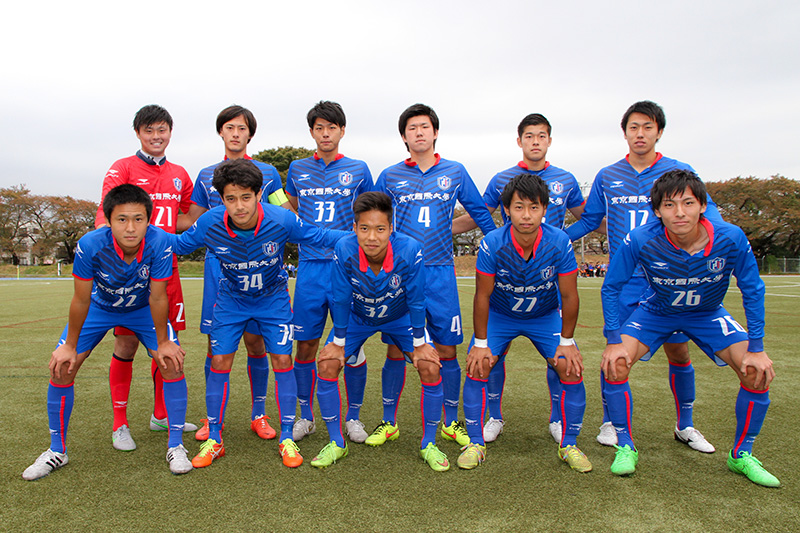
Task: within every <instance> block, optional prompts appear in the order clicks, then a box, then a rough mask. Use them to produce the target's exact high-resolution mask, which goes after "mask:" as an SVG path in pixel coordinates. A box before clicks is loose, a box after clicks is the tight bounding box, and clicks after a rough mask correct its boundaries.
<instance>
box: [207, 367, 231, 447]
mask: <svg viewBox="0 0 800 533" xmlns="http://www.w3.org/2000/svg"><path fill="white" fill-rule="evenodd" d="M230 383H231V371H230V370H228V371H217V370H214V369H213V368H210V369H209V373H208V381H207V382H206V412H207V413H208V429H209V432H208V438H209V439H214V440H215V441H217V442H222V435H221V432H222V424H223V423H224V422H225V408H226V407H227V405H228V395H229V394H230V392H229V389H230Z"/></svg>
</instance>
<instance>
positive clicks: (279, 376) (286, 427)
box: [273, 368, 297, 442]
mask: <svg viewBox="0 0 800 533" xmlns="http://www.w3.org/2000/svg"><path fill="white" fill-rule="evenodd" d="M273 372H274V373H275V403H276V404H277V405H278V416H279V417H280V420H281V436H280V441H281V442H283V441H284V440H285V439H291V438H292V426H294V413H295V411H296V409H297V381H296V379H295V374H294V369H293V368H285V369H283V370H278V369H274V370H273Z"/></svg>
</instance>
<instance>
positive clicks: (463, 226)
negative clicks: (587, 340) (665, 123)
mask: <svg viewBox="0 0 800 533" xmlns="http://www.w3.org/2000/svg"><path fill="white" fill-rule="evenodd" d="M551 133H552V128H551V126H550V122H549V121H548V120H547V118H545V117H544V115H541V114H539V113H531V114H530V115H528V116H526V117H525V118H523V119H522V121H521V122H520V123H519V126H517V146H519V147H520V148H522V161H520V162H519V163H517V164H516V165H514V166H513V167H511V168H509V169H506V170H503V171H502V172H498V173H497V174H495V175H494V177H493V178H492V179H491V180H490V181H489V184H488V185H487V186H486V191H484V193H483V201H484V202H486V207H488V208H489V212H490V213H494V211H495V210H496V209H497V208H498V207H500V206H501V205H502V202H501V201H500V196H501V195H502V193H503V189H504V188H505V186H506V184H507V183H508V182H509V180H511V178H513V177H514V176H517V175H518V174H520V173H521V172H525V171H527V172H528V173H530V174H533V175H535V176H539V177H540V178H542V179H543V180H544V182H545V183H546V184H547V187H548V189H549V196H550V202H549V203H548V204H547V212H546V213H545V215H544V217H543V218H542V222H543V223H547V224H550V225H551V226H555V227H557V228H559V229H564V218H565V216H566V214H567V210H569V212H570V213H572V214H573V216H574V217H575V218H576V219H578V220H580V218H581V213H583V205H584V200H583V194H582V193H581V188H580V185H579V184H578V180H576V179H575V176H573V175H572V174H571V173H570V172H567V171H566V170H563V169H560V168H558V167H556V166H553V165H551V164H550V162H548V161H547V150H548V149H549V148H550V145H551V144H552V142H553V139H552V137H551ZM500 213H501V215H502V217H503V223H505V224H509V223H510V221H509V218H508V216H506V213H505V211H504V210H502V209H501V210H500ZM475 227H476V225H475V222H474V221H473V220H472V217H470V216H469V215H468V214H464V215H462V216H460V217H458V218H456V219H455V220H453V233H462V232H464V231H470V230H472V229H475ZM505 382H506V366H505V363H503V364H500V365H495V366H494V367H492V373H491V374H490V375H489V380H488V382H487V383H486V400H487V401H486V403H487V404H488V406H489V419H488V420H487V421H486V425H484V427H483V437H484V440H485V441H486V442H493V441H494V440H496V439H497V436H498V435H500V433H502V432H503V427H504V426H505V420H504V419H503V411H502V400H503V388H504V386H505ZM547 386H548V388H549V389H550V424H549V426H548V429H549V431H550V435H552V437H553V439H554V440H555V441H556V442H561V410H560V409H559V402H560V398H561V381H560V380H559V377H558V373H556V371H555V369H554V368H553V367H552V366H550V365H547Z"/></svg>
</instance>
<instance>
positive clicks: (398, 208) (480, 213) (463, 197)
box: [375, 154, 495, 266]
mask: <svg viewBox="0 0 800 533" xmlns="http://www.w3.org/2000/svg"><path fill="white" fill-rule="evenodd" d="M375 190H378V191H381V192H384V193H386V194H388V195H389V196H390V197H391V198H392V205H393V206H394V220H393V225H394V229H395V230H396V231H399V232H401V233H405V234H406V235H409V236H411V237H413V238H414V239H416V240H418V241H419V242H421V243H423V255H424V257H425V266H449V265H452V264H453V235H452V228H453V210H454V209H455V207H456V201H458V202H460V203H461V205H463V206H464V208H465V209H466V210H467V212H468V213H469V214H470V215H471V216H472V219H473V220H474V221H475V223H476V224H478V226H479V227H480V228H481V231H483V233H484V235H485V234H488V233H489V232H490V231H492V230H493V229H495V224H494V220H492V216H491V215H490V214H489V210H488V209H486V204H484V203H483V198H481V195H480V193H479V192H478V189H477V187H475V183H474V182H473V181H472V178H471V177H470V176H469V174H468V173H467V171H466V169H465V168H464V166H463V165H462V164H461V163H456V162H455V161H448V160H447V159H441V158H440V157H439V154H436V163H435V164H434V165H433V166H432V167H431V168H429V169H428V170H427V171H426V172H422V171H421V170H420V169H419V167H418V166H417V164H416V163H414V162H413V161H411V160H410V159H406V160H405V161H402V162H400V163H397V164H396V165H394V166H391V167H389V168H387V169H386V170H384V171H383V172H381V175H380V176H378V181H377V182H376V183H375Z"/></svg>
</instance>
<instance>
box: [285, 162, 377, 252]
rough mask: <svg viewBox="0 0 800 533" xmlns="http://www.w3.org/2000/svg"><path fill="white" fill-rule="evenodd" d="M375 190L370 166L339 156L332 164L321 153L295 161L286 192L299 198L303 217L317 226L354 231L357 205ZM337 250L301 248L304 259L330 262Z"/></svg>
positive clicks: (303, 246)
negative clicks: (327, 162) (355, 207)
mask: <svg viewBox="0 0 800 533" xmlns="http://www.w3.org/2000/svg"><path fill="white" fill-rule="evenodd" d="M371 189H372V174H370V172H369V168H368V167H367V164H366V163H365V162H363V161H359V160H357V159H350V158H349V157H345V156H343V155H342V154H339V155H338V156H337V157H336V159H335V160H334V161H331V163H330V164H329V165H326V164H325V161H323V160H322V158H321V157H319V156H318V155H317V154H314V156H313V157H307V158H305V159H300V160H297V161H294V162H292V164H291V165H289V174H288V175H287V177H286V192H287V193H288V194H290V195H291V196H293V197H295V198H297V212H298V214H299V215H300V218H301V219H303V220H304V221H306V222H311V223H313V224H314V225H316V226H320V227H324V228H329V229H336V230H341V231H350V230H351V229H352V228H353V202H354V201H355V199H356V197H357V196H358V195H359V194H361V193H363V192H367V191H369V190H371ZM332 258H333V248H332V247H328V246H313V245H301V246H300V260H301V261H314V260H330V259H332Z"/></svg>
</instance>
